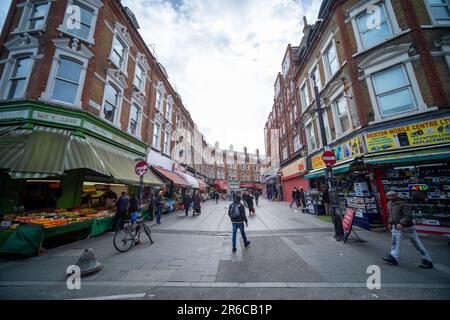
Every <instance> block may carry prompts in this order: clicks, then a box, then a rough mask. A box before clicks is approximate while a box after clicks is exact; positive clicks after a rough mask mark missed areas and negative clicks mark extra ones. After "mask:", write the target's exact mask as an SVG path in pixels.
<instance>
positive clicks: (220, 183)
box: [215, 180, 230, 193]
mask: <svg viewBox="0 0 450 320" xmlns="http://www.w3.org/2000/svg"><path fill="white" fill-rule="evenodd" d="M215 188H216V191H217V192H219V193H227V192H228V190H229V188H230V186H229V185H228V182H227V181H225V180H216V183H215Z"/></svg>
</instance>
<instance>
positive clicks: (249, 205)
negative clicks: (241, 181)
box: [245, 192, 254, 215]
mask: <svg viewBox="0 0 450 320" xmlns="http://www.w3.org/2000/svg"><path fill="white" fill-rule="evenodd" d="M245 202H247V208H248V214H249V215H253V214H254V213H253V209H254V204H253V196H252V194H251V193H248V192H246V197H245Z"/></svg>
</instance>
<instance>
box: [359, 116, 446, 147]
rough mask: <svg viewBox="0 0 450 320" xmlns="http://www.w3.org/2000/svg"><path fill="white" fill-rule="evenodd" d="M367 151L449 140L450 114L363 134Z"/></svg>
mask: <svg viewBox="0 0 450 320" xmlns="http://www.w3.org/2000/svg"><path fill="white" fill-rule="evenodd" d="M364 139H365V141H366V146H367V151H368V152H369V153H375V152H380V151H384V150H395V149H403V148H410V147H420V146H427V145H433V144H444V143H449V142H450V116H445V117H442V118H440V119H434V120H427V121H421V122H416V123H410V124H406V125H403V126H396V127H389V128H385V129H382V130H376V131H370V132H366V133H365V134H364Z"/></svg>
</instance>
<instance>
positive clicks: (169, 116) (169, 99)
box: [165, 95, 174, 124]
mask: <svg viewBox="0 0 450 320" xmlns="http://www.w3.org/2000/svg"><path fill="white" fill-rule="evenodd" d="M166 102H167V103H166V114H165V117H166V119H167V120H168V121H169V123H170V124H172V117H173V105H174V102H173V98H172V96H171V95H169V96H168V97H167V99H166ZM169 110H170V114H169Z"/></svg>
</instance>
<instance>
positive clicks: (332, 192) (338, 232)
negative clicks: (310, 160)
mask: <svg viewBox="0 0 450 320" xmlns="http://www.w3.org/2000/svg"><path fill="white" fill-rule="evenodd" d="M311 79H312V80H313V83H314V96H315V99H316V106H317V113H318V117H319V125H320V133H321V137H322V145H323V149H324V151H330V147H329V146H328V142H327V136H326V132H325V125H324V122H323V115H322V108H321V105H320V95H319V88H317V85H316V77H315V75H314V74H311ZM325 184H326V186H327V189H328V201H329V205H330V207H331V213H330V215H331V218H332V220H333V224H334V232H335V238H340V237H342V236H343V231H342V223H341V215H340V214H339V215H337V214H336V212H335V207H336V206H338V205H339V202H338V201H336V196H337V195H336V183H335V180H334V179H333V169H332V168H331V166H328V165H326V166H325Z"/></svg>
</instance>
